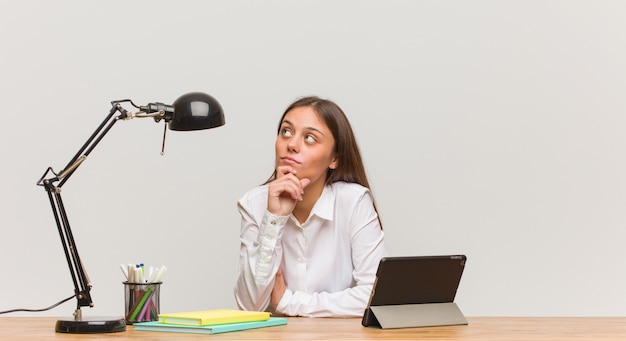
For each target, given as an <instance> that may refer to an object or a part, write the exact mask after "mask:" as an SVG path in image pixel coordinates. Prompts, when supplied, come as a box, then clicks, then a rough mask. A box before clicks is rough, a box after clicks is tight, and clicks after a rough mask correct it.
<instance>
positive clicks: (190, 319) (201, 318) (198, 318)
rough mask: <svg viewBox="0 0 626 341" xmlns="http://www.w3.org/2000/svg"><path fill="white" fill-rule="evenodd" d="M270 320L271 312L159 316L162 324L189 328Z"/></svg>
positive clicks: (224, 311)
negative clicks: (180, 325)
mask: <svg viewBox="0 0 626 341" xmlns="http://www.w3.org/2000/svg"><path fill="white" fill-rule="evenodd" d="M269 318H270V313H269V312H263V311H246V310H231V309H217V310H201V311H187V312H182V313H173V314H159V322H160V323H169V324H182V325H187V326H208V325H214V324H225V323H240V322H254V321H267V320H269Z"/></svg>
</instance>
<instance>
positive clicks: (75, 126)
mask: <svg viewBox="0 0 626 341" xmlns="http://www.w3.org/2000/svg"><path fill="white" fill-rule="evenodd" d="M0 43H1V45H0V98H1V99H2V102H1V103H2V110H1V113H2V117H3V119H2V123H1V127H2V129H1V131H2V132H1V133H0V148H1V149H0V159H1V160H2V161H1V163H2V166H0V179H2V181H3V185H2V195H0V229H1V231H2V237H1V238H0V256H1V258H2V280H1V281H0V310H8V309H13V308H31V309H34V308H43V307H46V306H49V305H51V304H53V303H55V302H57V301H59V300H61V299H62V298H65V297H68V296H70V295H71V294H72V293H73V289H72V283H71V280H70V277H69V273H68V270H67V267H66V263H65V258H64V256H63V253H62V248H61V244H60V241H59V237H58V234H57V231H56V227H55V225H54V221H53V217H52V213H51V210H50V207H49V203H48V199H47V196H46V193H45V191H44V190H43V188H41V187H38V186H35V183H36V181H37V179H39V177H40V176H41V175H42V174H43V172H44V170H45V169H46V168H47V167H48V166H52V167H54V168H55V169H56V170H60V169H61V168H62V167H63V166H65V164H66V163H67V162H68V161H69V160H70V158H71V157H72V156H73V155H74V153H75V152H76V151H77V150H78V148H79V147H80V146H81V145H82V144H83V142H84V141H85V140H86V139H87V137H88V136H89V135H90V134H91V132H92V131H93V130H94V129H95V128H96V126H97V125H98V124H99V123H100V122H101V121H102V119H104V117H105V115H106V113H107V112H108V110H109V108H110V104H109V103H110V101H112V100H118V99H123V98H130V99H132V100H133V101H134V102H136V103H139V104H146V103H149V102H155V101H159V102H165V103H172V102H173V101H174V100H175V99H176V98H177V97H178V96H179V95H182V94H184V93H187V92H191V91H203V92H207V93H209V94H211V95H213V96H214V97H216V98H217V99H218V100H219V101H220V102H221V104H222V106H223V108H224V110H225V112H226V120H227V123H226V126H224V127H221V128H219V129H215V130H210V131H202V132H197V133H179V132H169V134H168V139H167V143H166V153H165V156H163V157H162V156H160V155H159V151H160V144H161V134H162V125H161V124H159V125H157V124H154V123H153V122H152V121H151V120H134V121H130V122H123V123H119V124H118V125H116V126H115V127H114V129H113V130H112V131H111V132H110V133H109V135H107V137H106V138H105V139H104V140H103V142H102V143H101V144H100V145H99V146H98V148H97V149H96V150H95V151H94V152H93V153H92V154H91V156H90V158H89V160H88V161H87V162H85V163H84V164H83V165H82V166H81V167H80V168H79V169H78V171H77V173H76V174H75V175H74V176H73V177H72V178H71V179H70V181H68V183H67V184H66V185H65V186H64V187H63V189H64V192H63V195H64V199H65V203H66V206H67V209H68V214H69V217H70V220H71V223H72V227H73V229H74V234H75V238H76V240H77V242H78V246H79V250H80V252H81V255H82V258H83V261H84V263H85V265H86V267H87V270H88V272H89V274H90V276H91V279H92V281H93V284H94V287H93V290H92V294H93V298H94V301H95V304H96V307H95V308H94V309H90V310H89V309H87V310H86V311H85V312H84V314H86V315H96V316H99V315H122V313H123V311H122V309H123V299H124V298H123V290H122V281H123V278H122V274H121V272H120V270H119V268H118V266H119V264H120V263H135V262H144V263H146V264H151V265H161V264H165V265H167V266H168V268H169V272H168V273H167V275H166V277H165V278H164V281H165V283H164V285H163V287H162V293H161V294H162V305H161V310H162V311H167V312H172V311H182V310H195V309H217V308H234V307H235V303H234V299H233V294H232V287H233V284H234V281H235V277H236V275H237V261H238V259H237V257H238V248H239V240H238V233H239V216H238V213H237V211H236V209H235V203H236V200H237V199H238V198H239V197H240V196H241V195H242V194H243V193H244V192H245V191H247V190H248V189H250V188H251V187H253V186H255V185H257V184H259V183H261V182H263V181H264V180H265V179H266V178H267V177H268V176H269V175H270V173H271V171H272V166H273V142H274V137H275V129H276V126H277V123H278V122H277V121H278V119H279V117H280V114H281V113H282V111H283V110H284V108H285V107H286V106H287V105H288V104H289V103H290V102H291V101H293V100H294V99H295V98H297V97H299V96H302V95H309V94H316V95H319V96H322V97H326V98H330V99H332V100H335V101H336V102H337V103H338V104H339V105H340V106H342V107H343V109H344V110H345V111H346V113H347V114H348V116H349V118H350V119H351V121H352V124H353V127H354V129H355V131H356V133H357V138H358V140H359V143H360V145H361V148H362V153H363V155H364V158H365V162H366V166H367V169H368V172H369V173H368V174H369V177H370V181H371V182H372V184H373V190H374V194H375V196H376V199H377V201H378V204H379V208H380V213H381V215H382V218H383V222H384V227H385V232H386V240H387V244H388V247H389V249H390V250H391V253H392V254H393V255H396V256H401V255H431V254H447V253H464V254H466V255H467V256H468V258H469V261H468V267H467V269H466V272H465V275H464V277H463V280H462V283H461V287H460V290H459V293H458V296H457V303H458V304H459V306H460V307H461V309H462V310H463V312H464V313H465V314H466V315H470V316H477V315H624V314H626V295H624V289H626V265H625V264H624V260H625V258H624V257H623V254H624V247H623V243H624V239H625V237H626V230H625V224H626V214H625V212H626V210H625V209H624V207H625V206H626V196H625V193H626V180H624V179H625V178H626V176H625V175H626V137H625V136H624V135H625V133H624V132H625V125H626V115H625V112H626V96H625V95H624V94H625V93H626V63H625V61H626V2H622V1H485V0H478V1H393V0H392V1H362V0H358V1H356V0H355V1H325V0H315V1H287V0H285V1H275V0H274V1H223V0H220V1H118V0H114V1H111V0H109V1H43V0H42V1H8V0H2V1H0ZM129 109H130V108H129ZM329 271H332V269H329ZM74 305H75V303H74V301H71V302H68V303H65V304H64V305H62V306H60V307H57V308H55V309H53V310H51V311H49V312H46V313H39V314H35V315H44V316H45V315H51V316H67V315H70V314H71V313H72V311H73V309H74ZM23 315H28V316H32V315H33V314H25V313H21V314H12V316H23Z"/></svg>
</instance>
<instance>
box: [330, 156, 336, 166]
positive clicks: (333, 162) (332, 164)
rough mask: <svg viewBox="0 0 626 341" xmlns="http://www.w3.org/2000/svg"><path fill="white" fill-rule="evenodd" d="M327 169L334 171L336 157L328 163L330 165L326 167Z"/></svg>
mask: <svg viewBox="0 0 626 341" xmlns="http://www.w3.org/2000/svg"><path fill="white" fill-rule="evenodd" d="M328 168H330V169H336V168H337V157H336V156H335V157H334V158H333V160H332V161H331V162H330V164H329V165H328Z"/></svg>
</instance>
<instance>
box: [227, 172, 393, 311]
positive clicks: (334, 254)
mask: <svg viewBox="0 0 626 341" xmlns="http://www.w3.org/2000/svg"><path fill="white" fill-rule="evenodd" d="M267 191H268V186H267V185H264V186H260V187H257V188H254V189H252V190H251V191H249V192H248V193H246V194H245V195H244V196H243V197H242V198H241V199H240V200H239V202H238V209H239V212H240V213H241V218H242V221H241V250H240V260H239V277H238V279H237V283H236V285H235V298H236V300H237V305H238V306H239V308H241V309H245V310H257V311H263V310H266V309H267V308H268V306H269V304H270V295H271V293H272V289H273V285H274V280H275V276H276V272H277V271H278V268H279V267H280V268H281V269H282V272H283V277H284V279H285V284H286V286H287V290H286V292H285V295H284V296H283V298H282V299H281V301H280V303H279V304H278V306H277V307H275V310H276V311H278V312H281V313H283V314H286V315H290V316H310V317H331V316H332V317H356V316H362V315H363V312H364V310H365V308H366V307H367V303H368V300H369V297H370V293H371V291H372V285H373V283H374V279H375V277H376V270H377V268H378V263H379V262H380V259H381V258H382V257H384V256H386V255H387V250H386V248H385V245H384V242H383V236H384V235H383V231H382V229H381V227H380V224H379V221H378V215H377V213H376V210H375V209H374V205H373V200H372V196H371V194H370V191H369V190H368V189H367V188H365V187H363V186H361V185H358V184H354V183H345V182H336V183H334V184H332V185H329V186H326V187H325V188H324V190H323V192H322V195H321V196H320V198H319V199H318V200H317V203H316V204H315V206H314V207H313V209H312V210H311V214H310V216H309V217H308V219H307V220H306V221H305V222H304V224H300V223H299V222H298V220H297V219H296V218H295V217H294V216H293V214H291V215H289V216H284V217H282V216H275V215H273V214H271V213H269V211H268V210H267Z"/></svg>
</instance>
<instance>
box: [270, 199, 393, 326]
mask: <svg viewBox="0 0 626 341" xmlns="http://www.w3.org/2000/svg"><path fill="white" fill-rule="evenodd" d="M350 206H353V207H351V208H352V210H343V209H342V211H343V212H352V216H351V218H350V224H349V225H350V226H349V227H345V229H346V233H349V234H350V235H349V237H348V239H349V240H350V246H349V247H350V248H351V254H352V263H353V265H354V269H353V272H352V276H353V279H354V282H355V285H354V286H353V287H350V288H347V289H345V290H342V291H338V292H332V293H331V292H316V293H305V292H302V291H292V290H289V289H288V290H287V291H286V292H285V295H284V296H283V297H282V299H281V300H280V302H279V304H278V306H277V307H276V310H277V311H279V312H281V313H284V314H286V315H290V316H308V317H360V316H363V313H364V311H365V309H366V308H367V303H368V302H369V298H370V294H371V292H372V287H373V284H374V280H375V278H376V271H377V269H378V263H379V262H380V259H381V258H382V257H384V256H387V249H386V247H385V245H384V234H383V231H382V228H381V226H380V223H379V220H378V214H377V213H376V210H375V209H374V204H373V200H372V198H371V195H370V193H369V191H367V192H365V193H363V195H362V196H360V197H359V199H358V200H357V201H356V202H353V203H352V204H351V205H350ZM330 271H331V272H330V273H329V276H332V269H331V270H330Z"/></svg>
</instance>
